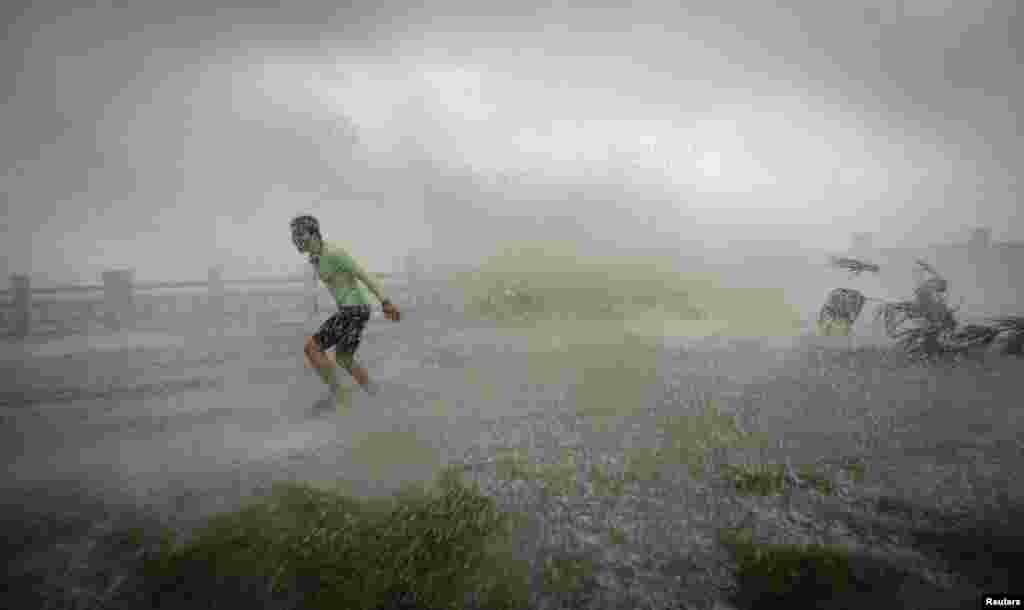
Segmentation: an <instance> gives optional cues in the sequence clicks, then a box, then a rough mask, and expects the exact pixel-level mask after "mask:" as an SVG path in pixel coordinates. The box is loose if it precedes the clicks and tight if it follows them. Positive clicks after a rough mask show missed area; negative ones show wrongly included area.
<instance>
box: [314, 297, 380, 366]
mask: <svg viewBox="0 0 1024 610" xmlns="http://www.w3.org/2000/svg"><path fill="white" fill-rule="evenodd" d="M369 321H370V306H369V305H352V306H347V307H340V308H339V309H338V313H336V314H334V315H333V316H331V317H329V318H327V321H326V322H324V323H323V324H322V325H321V326H320V330H318V331H317V332H316V334H315V335H313V336H314V337H316V340H317V341H318V342H319V343H320V347H321V348H323V349H325V350H326V349H330V348H331V347H334V348H335V352H336V353H338V354H355V353H356V350H357V349H358V348H359V342H360V340H362V338H363V329H364V328H366V323H367V322H369Z"/></svg>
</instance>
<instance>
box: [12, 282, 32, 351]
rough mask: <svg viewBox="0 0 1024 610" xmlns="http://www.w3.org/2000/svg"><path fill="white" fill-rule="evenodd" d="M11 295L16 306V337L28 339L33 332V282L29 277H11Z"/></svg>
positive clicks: (14, 329) (14, 328)
mask: <svg viewBox="0 0 1024 610" xmlns="http://www.w3.org/2000/svg"><path fill="white" fill-rule="evenodd" d="M11 293H12V296H13V305H14V320H12V322H13V329H12V330H13V332H14V335H15V336H16V337H21V338H24V337H27V336H28V335H29V334H30V333H31V332H32V282H31V280H30V278H29V276H27V275H20V274H12V275H11Z"/></svg>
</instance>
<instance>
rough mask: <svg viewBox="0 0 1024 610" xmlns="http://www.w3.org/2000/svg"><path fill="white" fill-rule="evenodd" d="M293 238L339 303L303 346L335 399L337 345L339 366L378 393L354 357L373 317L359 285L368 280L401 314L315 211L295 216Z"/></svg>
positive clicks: (392, 312) (390, 313)
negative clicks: (326, 231) (331, 353)
mask: <svg viewBox="0 0 1024 610" xmlns="http://www.w3.org/2000/svg"><path fill="white" fill-rule="evenodd" d="M291 230H292V243H293V244H295V247H296V248H298V250H299V252H300V253H304V254H308V255H309V262H310V263H311V264H312V265H313V268H314V269H315V270H316V272H317V275H319V277H320V281H322V282H323V283H324V285H326V286H327V288H328V290H330V292H331V296H333V297H334V301H335V303H336V304H337V306H338V311H337V313H335V314H334V315H332V316H331V317H329V318H328V319H327V320H326V321H325V322H324V323H323V324H322V325H321V326H320V330H318V331H317V333H316V334H314V335H312V336H310V337H307V338H306V341H305V344H304V346H303V351H304V352H305V356H306V358H308V359H309V362H310V363H312V364H313V366H314V367H315V368H316V371H317V374H318V375H319V376H320V379H322V380H323V382H324V383H325V384H327V386H328V387H329V388H330V390H331V394H332V395H334V397H335V399H336V400H339V399H342V398H343V396H342V393H341V392H339V391H338V390H339V383H338V376H337V369H336V368H335V366H334V363H333V362H331V359H330V358H329V357H328V356H327V354H326V350H328V349H330V348H332V347H334V348H335V357H336V360H337V362H338V364H339V365H341V366H342V367H344V369H345V370H346V371H348V372H349V374H350V375H352V377H353V378H354V379H355V380H356V382H357V383H359V385H360V386H361V387H362V388H363V389H364V390H366V392H367V393H368V394H371V395H372V394H376V392H377V386H376V384H375V383H374V382H373V381H372V380H371V379H370V375H369V373H368V372H367V370H366V368H364V367H363V366H362V365H361V364H359V363H358V362H357V361H356V359H355V354H356V350H357V349H358V348H359V343H360V341H361V339H362V335H363V330H364V329H365V328H366V323H367V322H368V321H369V320H370V299H369V297H368V296H367V294H366V291H365V290H363V287H362V286H361V285H360V282H362V284H365V285H366V287H367V288H368V289H369V290H370V292H372V293H373V296H375V297H376V298H377V299H378V300H379V301H380V302H381V304H382V305H383V309H384V315H385V316H386V317H387V318H388V319H389V320H392V321H394V322H398V321H399V320H400V319H401V313H400V312H399V311H398V308H397V307H395V306H394V304H392V303H391V301H389V300H388V299H387V298H386V297H384V295H383V292H382V291H381V289H380V286H379V285H378V284H377V282H376V281H375V280H374V279H373V278H372V277H371V276H370V274H369V273H367V272H366V271H365V270H364V269H363V268H362V266H360V265H359V264H358V263H357V262H356V261H355V259H353V258H352V257H351V256H350V255H349V254H348V252H346V251H345V249H344V248H342V247H341V246H340V245H338V244H336V243H333V242H327V241H325V240H324V239H323V236H322V235H321V234H320V223H319V222H318V221H317V220H316V218H314V217H312V216H298V217H296V218H294V219H292V221H291Z"/></svg>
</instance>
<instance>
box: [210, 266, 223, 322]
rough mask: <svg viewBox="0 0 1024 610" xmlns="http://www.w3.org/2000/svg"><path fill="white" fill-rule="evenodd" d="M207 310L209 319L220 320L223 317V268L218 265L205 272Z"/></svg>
mask: <svg viewBox="0 0 1024 610" xmlns="http://www.w3.org/2000/svg"><path fill="white" fill-rule="evenodd" d="M206 284H207V302H206V304H207V310H208V312H209V315H210V317H211V318H213V319H215V320H220V319H222V318H223V317H224V268H223V267H221V266H220V265H217V266H215V267H210V268H209V269H208V270H207V272H206Z"/></svg>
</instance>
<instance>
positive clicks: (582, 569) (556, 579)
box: [544, 556, 594, 594]
mask: <svg viewBox="0 0 1024 610" xmlns="http://www.w3.org/2000/svg"><path fill="white" fill-rule="evenodd" d="M593 573H594V563H593V562H592V561H591V560H589V559H587V558H585V557H571V556H569V557H560V556H550V557H548V558H547V559H545V561H544V589H545V590H546V591H548V592H549V593H555V594H566V593H571V592H573V591H577V590H580V589H582V588H584V586H585V584H586V579H587V578H588V577H589V576H591V575H592V574H593Z"/></svg>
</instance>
